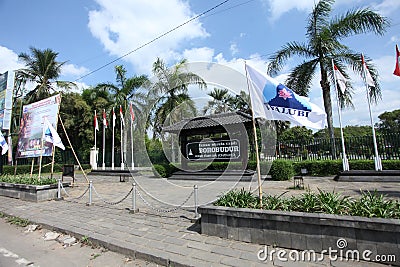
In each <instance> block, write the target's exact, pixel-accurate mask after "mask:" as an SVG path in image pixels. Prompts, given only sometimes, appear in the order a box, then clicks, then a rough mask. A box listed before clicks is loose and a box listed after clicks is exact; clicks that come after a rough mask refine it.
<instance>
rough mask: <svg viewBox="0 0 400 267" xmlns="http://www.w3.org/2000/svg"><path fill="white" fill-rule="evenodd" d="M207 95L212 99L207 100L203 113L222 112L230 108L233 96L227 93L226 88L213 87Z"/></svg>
mask: <svg viewBox="0 0 400 267" xmlns="http://www.w3.org/2000/svg"><path fill="white" fill-rule="evenodd" d="M208 95H209V96H211V97H212V98H213V99H212V100H210V101H208V103H207V105H206V106H205V107H204V109H203V113H204V114H207V112H210V113H211V114H215V113H224V112H228V111H230V110H231V107H230V103H231V102H233V96H232V95H230V94H229V91H228V90H227V89H219V88H214V90H213V91H211V92H209V93H208Z"/></svg>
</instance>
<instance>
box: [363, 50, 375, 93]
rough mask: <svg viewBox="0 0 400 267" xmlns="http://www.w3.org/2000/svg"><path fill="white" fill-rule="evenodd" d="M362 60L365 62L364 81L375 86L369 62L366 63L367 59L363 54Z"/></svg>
mask: <svg viewBox="0 0 400 267" xmlns="http://www.w3.org/2000/svg"><path fill="white" fill-rule="evenodd" d="M361 61H362V64H363V68H364V70H365V77H364V82H365V83H366V84H368V85H369V86H371V87H375V83H374V79H372V76H371V73H369V70H368V67H367V64H366V63H365V60H364V55H361Z"/></svg>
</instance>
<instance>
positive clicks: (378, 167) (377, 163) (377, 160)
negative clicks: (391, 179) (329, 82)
mask: <svg viewBox="0 0 400 267" xmlns="http://www.w3.org/2000/svg"><path fill="white" fill-rule="evenodd" d="M361 58H362V61H363V62H362V63H363V64H362V65H363V72H364V82H365V89H366V92H367V102H368V110H369V119H370V122H371V128H372V140H373V142H374V152H375V158H374V162H375V170H376V171H381V170H382V162H381V158H380V157H379V154H378V145H377V142H376V134H375V128H374V121H373V118H372V111H371V99H370V96H369V90H368V82H367V70H366V68H365V66H366V63H365V61H364V55H363V54H361Z"/></svg>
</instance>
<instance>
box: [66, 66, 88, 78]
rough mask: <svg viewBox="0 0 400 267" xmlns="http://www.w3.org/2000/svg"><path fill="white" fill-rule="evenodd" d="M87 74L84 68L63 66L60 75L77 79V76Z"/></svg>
mask: <svg viewBox="0 0 400 267" xmlns="http://www.w3.org/2000/svg"><path fill="white" fill-rule="evenodd" d="M88 72H89V70H88V69H87V68H85V67H77V66H75V65H73V64H65V65H63V66H62V73H61V75H64V76H74V77H78V76H82V75H84V74H86V73H88Z"/></svg>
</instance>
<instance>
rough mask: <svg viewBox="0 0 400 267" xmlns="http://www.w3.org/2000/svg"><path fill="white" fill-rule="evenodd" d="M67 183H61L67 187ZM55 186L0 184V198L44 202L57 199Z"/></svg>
mask: <svg viewBox="0 0 400 267" xmlns="http://www.w3.org/2000/svg"><path fill="white" fill-rule="evenodd" d="M68 185H69V183H65V184H64V183H63V186H64V187H66V186H68ZM57 187H58V185H57V184H51V185H25V184H9V183H0V196H5V197H12V198H19V199H22V200H26V201H33V202H39V201H45V200H52V199H56V198H57Z"/></svg>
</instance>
